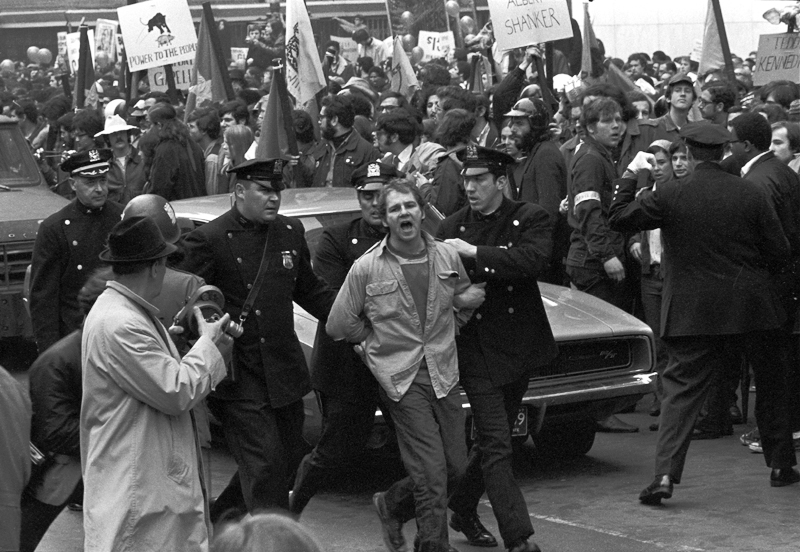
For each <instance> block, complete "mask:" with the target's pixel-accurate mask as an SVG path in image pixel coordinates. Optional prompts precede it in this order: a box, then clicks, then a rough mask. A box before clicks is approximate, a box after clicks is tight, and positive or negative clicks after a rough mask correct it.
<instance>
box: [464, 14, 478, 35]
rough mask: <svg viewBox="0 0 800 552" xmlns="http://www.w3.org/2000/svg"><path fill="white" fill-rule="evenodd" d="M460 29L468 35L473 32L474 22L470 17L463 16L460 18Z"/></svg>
mask: <svg viewBox="0 0 800 552" xmlns="http://www.w3.org/2000/svg"><path fill="white" fill-rule="evenodd" d="M461 29H462V30H463V31H464V32H465V33H468V34H472V33H474V32H475V20H474V19H472V18H471V17H470V16H468V15H465V16H464V17H462V18H461Z"/></svg>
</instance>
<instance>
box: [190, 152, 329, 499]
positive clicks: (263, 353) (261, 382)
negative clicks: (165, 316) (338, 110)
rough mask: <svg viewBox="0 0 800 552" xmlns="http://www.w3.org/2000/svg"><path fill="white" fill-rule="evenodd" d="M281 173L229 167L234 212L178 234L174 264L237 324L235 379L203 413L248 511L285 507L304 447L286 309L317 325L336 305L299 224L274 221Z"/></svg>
mask: <svg viewBox="0 0 800 552" xmlns="http://www.w3.org/2000/svg"><path fill="white" fill-rule="evenodd" d="M283 167H284V161H283V160H281V159H276V160H257V159H254V160H250V161H245V162H244V163H241V164H240V165H238V166H236V167H233V168H232V169H230V172H231V173H233V174H235V175H236V177H235V178H236V183H235V187H234V191H233V197H234V205H233V206H232V207H231V209H230V211H228V212H226V213H224V214H223V215H221V216H219V217H217V218H216V219H214V220H212V221H211V222H209V223H208V224H205V225H203V226H201V227H200V228H198V229H196V230H194V231H193V232H191V233H190V234H189V235H188V236H186V239H185V241H184V245H185V248H186V258H185V260H184V261H183V263H182V264H181V268H182V269H183V270H186V271H187V272H191V273H193V274H196V275H198V276H199V277H201V278H203V279H204V280H205V282H206V283H207V284H209V285H213V286H217V287H218V288H220V289H221V290H222V292H223V293H224V295H225V309H226V310H227V311H228V312H229V313H230V314H231V317H232V319H233V320H240V321H241V322H242V324H243V326H244V334H243V335H242V336H241V337H239V338H238V339H237V340H236V342H235V345H234V349H233V358H232V361H231V366H230V371H229V374H230V372H231V371H232V372H233V373H234V374H235V378H231V377H228V378H226V379H225V380H224V381H223V382H222V383H220V385H219V386H217V388H216V391H215V392H214V393H213V394H212V395H211V396H210V397H209V400H208V405H209V408H210V409H211V411H212V413H213V414H214V415H215V417H217V419H219V420H220V422H222V426H223V429H224V431H225V437H226V440H227V442H228V446H229V447H230V449H231V452H232V453H233V456H234V458H235V459H236V463H237V465H238V466H239V468H240V470H239V472H238V474H237V475H236V476H234V477H235V480H240V481H241V489H242V494H243V496H244V502H245V504H246V506H247V509H248V511H250V512H253V511H255V510H259V509H263V508H275V507H279V508H288V506H289V503H288V497H289V484H288V476H289V474H290V473H292V471H293V470H294V468H295V467H296V465H297V464H298V462H299V461H300V459H301V458H302V456H303V454H305V452H306V447H307V445H306V443H305V441H304V440H303V435H302V430H303V419H304V413H303V401H302V398H303V396H304V395H305V394H306V393H308V392H309V391H310V390H311V386H310V382H309V376H308V368H307V367H306V364H305V358H304V357H303V351H302V349H301V347H300V342H299V341H298V339H297V335H296V334H295V332H294V312H293V305H292V301H295V302H297V304H299V305H300V306H301V307H303V308H304V309H305V310H306V311H308V312H309V313H311V314H312V315H313V316H315V317H317V318H318V319H320V320H326V319H327V316H328V312H329V310H330V307H331V305H332V303H333V300H334V298H335V293H334V292H332V291H331V290H330V289H329V288H328V287H327V286H326V284H325V281H324V280H322V279H321V278H319V277H318V276H317V275H316V274H314V272H313V270H312V269H311V255H310V253H309V250H308V244H307V243H306V239H305V235H304V229H303V225H302V224H301V223H300V221H298V220H296V219H293V218H288V217H284V216H282V215H279V214H278V209H279V208H280V203H281V191H282V190H283V188H284V186H283V180H282V178H283V177H282V173H283ZM232 483H234V480H232ZM223 494H224V493H223Z"/></svg>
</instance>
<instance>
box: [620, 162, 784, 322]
mask: <svg viewBox="0 0 800 552" xmlns="http://www.w3.org/2000/svg"><path fill="white" fill-rule="evenodd" d="M618 184H619V188H618V189H617V191H616V193H615V198H614V204H613V205H612V207H611V211H610V214H609V223H610V225H611V227H612V228H613V229H614V230H617V231H636V230H650V229H653V228H659V227H660V228H661V237H662V240H663V242H664V251H665V252H666V253H665V255H664V258H663V259H662V265H661V268H662V271H663V273H664V289H663V293H662V305H661V328H662V336H663V337H677V336H697V335H730V334H739V333H745V332H751V331H760V330H771V329H775V328H778V327H779V326H780V325H781V324H782V323H783V320H784V313H783V309H782V308H781V306H780V302H779V300H778V297H777V294H776V292H775V289H774V287H773V286H772V285H771V284H770V278H771V276H770V274H771V271H776V270H778V269H779V268H780V267H781V266H782V264H783V263H784V262H785V261H786V260H787V258H788V255H789V243H788V241H787V240H786V237H785V236H784V235H783V230H782V229H781V224H780V221H779V219H778V216H777V215H776V213H775V210H774V209H773V208H772V206H771V205H770V204H769V201H768V199H767V197H766V194H764V192H763V190H761V189H759V187H758V186H757V185H756V184H754V183H752V182H748V181H747V180H744V179H742V178H739V177H736V176H732V175H729V174H728V173H726V172H725V171H723V170H722V169H721V168H720V167H719V165H718V164H717V163H708V162H704V163H700V164H698V165H697V167H696V169H695V171H694V173H692V174H691V175H689V177H688V178H686V179H685V180H681V181H680V182H678V181H675V180H672V181H670V182H666V183H663V184H659V185H658V187H657V188H656V189H655V190H644V191H642V192H641V194H640V195H639V197H638V198H635V193H636V181H635V180H634V179H620V180H619V181H618Z"/></svg>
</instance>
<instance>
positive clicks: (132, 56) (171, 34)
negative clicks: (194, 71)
mask: <svg viewBox="0 0 800 552" xmlns="http://www.w3.org/2000/svg"><path fill="white" fill-rule="evenodd" d="M117 14H118V16H119V21H120V28H121V29H122V38H123V40H124V41H125V52H126V53H127V56H128V67H129V69H130V70H131V71H141V70H143V69H151V68H154V67H160V66H162V65H167V64H169V63H178V62H179V61H186V60H189V59H194V56H195V51H196V50H197V33H196V32H195V30H194V22H193V21H192V14H191V13H190V12H189V4H187V3H186V0H149V1H147V2H140V3H138V4H131V5H130V6H123V7H121V8H117Z"/></svg>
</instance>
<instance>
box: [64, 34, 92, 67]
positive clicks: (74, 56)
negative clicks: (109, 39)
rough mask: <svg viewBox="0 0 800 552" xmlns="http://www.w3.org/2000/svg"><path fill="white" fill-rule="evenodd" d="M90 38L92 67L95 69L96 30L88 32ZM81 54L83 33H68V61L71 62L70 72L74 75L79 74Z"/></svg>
mask: <svg viewBox="0 0 800 552" xmlns="http://www.w3.org/2000/svg"><path fill="white" fill-rule="evenodd" d="M87 34H88V36H89V47H90V48H91V49H92V67H94V58H95V57H96V56H97V52H96V51H95V45H94V29H89V30H88V31H87ZM80 53H81V33H80V32H77V33H68V34H67V59H68V61H69V72H70V73H72V74H73V75H74V74H75V73H77V72H78V60H79V59H80Z"/></svg>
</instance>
